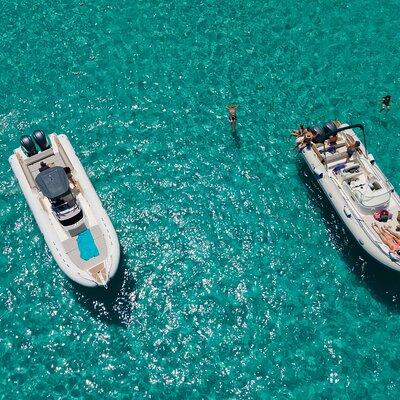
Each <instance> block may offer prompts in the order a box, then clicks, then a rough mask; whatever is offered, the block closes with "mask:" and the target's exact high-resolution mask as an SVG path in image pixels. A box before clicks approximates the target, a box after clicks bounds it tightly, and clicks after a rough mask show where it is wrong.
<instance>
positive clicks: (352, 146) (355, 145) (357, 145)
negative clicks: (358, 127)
mask: <svg viewBox="0 0 400 400" xmlns="http://www.w3.org/2000/svg"><path fill="white" fill-rule="evenodd" d="M360 145H361V143H360V142H359V141H358V140H356V141H355V142H354V143H351V144H349V145H348V146H347V159H346V161H345V162H346V163H347V162H349V161H350V158H351V157H352V156H353V154H354V153H355V152H356V151H360V150H361V149H360Z"/></svg>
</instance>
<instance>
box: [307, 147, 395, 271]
mask: <svg viewBox="0 0 400 400" xmlns="http://www.w3.org/2000/svg"><path fill="white" fill-rule="evenodd" d="M363 150H364V148H363ZM302 155H303V158H304V160H305V161H306V164H307V166H308V168H309V169H310V171H311V173H312V174H313V176H314V178H315V179H316V180H317V182H318V184H319V186H320V187H321V189H322V191H323V192H324V193H325V196H326V198H327V199H328V200H329V202H330V203H331V204H332V206H333V208H334V209H335V210H336V213H337V214H338V215H339V217H340V219H341V220H342V221H343V223H344V224H345V226H346V227H347V228H348V230H349V231H350V233H351V234H352V235H353V237H354V239H355V240H356V241H357V243H358V245H359V246H360V248H362V249H363V250H364V251H365V252H366V253H368V254H369V255H370V256H371V257H372V258H373V259H375V260H376V261H377V262H379V263H381V264H383V265H385V266H386V267H388V268H391V269H393V270H396V271H400V265H399V264H398V263H397V262H395V261H392V260H391V259H390V258H389V257H388V255H387V252H386V253H385V250H383V249H382V248H380V247H379V246H377V245H376V243H375V242H374V241H373V239H371V237H370V236H369V235H368V233H367V232H366V231H365V230H364V229H363V228H362V226H361V225H360V223H359V221H358V217H357V212H356V211H355V209H354V207H353V205H352V204H351V203H349V202H346V200H345V198H344V197H343V195H342V193H341V192H340V190H339V189H338V187H337V186H336V185H335V183H334V182H333V180H332V178H331V177H330V176H329V174H327V173H326V170H325V168H324V166H323V165H321V163H319V162H318V159H317V158H316V156H315V153H314V151H313V150H312V148H310V149H307V148H306V149H304V150H303V151H302Z"/></svg>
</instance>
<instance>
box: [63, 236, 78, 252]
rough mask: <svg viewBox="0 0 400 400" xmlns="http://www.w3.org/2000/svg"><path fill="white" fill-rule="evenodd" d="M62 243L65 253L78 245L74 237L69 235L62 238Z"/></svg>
mask: <svg viewBox="0 0 400 400" xmlns="http://www.w3.org/2000/svg"><path fill="white" fill-rule="evenodd" d="M62 245H63V247H64V250H65V252H66V253H67V254H68V253H70V252H71V251H74V250H76V249H77V247H78V244H77V243H76V237H71V238H69V239H66V240H64V241H63V242H62Z"/></svg>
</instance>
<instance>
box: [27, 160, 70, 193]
mask: <svg viewBox="0 0 400 400" xmlns="http://www.w3.org/2000/svg"><path fill="white" fill-rule="evenodd" d="M35 180H36V184H37V185H38V186H39V189H40V191H41V192H42V193H43V194H44V195H45V196H46V197H47V198H49V199H55V198H57V197H60V196H62V195H64V194H66V193H68V192H69V191H70V190H69V184H68V177H67V174H66V173H65V171H64V168H62V167H51V168H48V169H45V170H44V171H42V172H40V173H39V175H38V176H37V177H36V179H35Z"/></svg>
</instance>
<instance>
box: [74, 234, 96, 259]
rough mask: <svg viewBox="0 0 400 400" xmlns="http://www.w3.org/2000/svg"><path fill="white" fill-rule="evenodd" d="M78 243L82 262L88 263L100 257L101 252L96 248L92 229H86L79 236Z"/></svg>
mask: <svg viewBox="0 0 400 400" xmlns="http://www.w3.org/2000/svg"><path fill="white" fill-rule="evenodd" d="M77 243H78V248H79V253H80V256H81V258H82V260H85V261H88V260H90V259H91V258H93V257H97V256H98V255H99V250H98V249H97V247H96V243H95V242H94V239H93V236H92V232H90V229H86V230H85V231H83V232H82V233H80V234H79V235H78V238H77Z"/></svg>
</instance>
